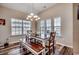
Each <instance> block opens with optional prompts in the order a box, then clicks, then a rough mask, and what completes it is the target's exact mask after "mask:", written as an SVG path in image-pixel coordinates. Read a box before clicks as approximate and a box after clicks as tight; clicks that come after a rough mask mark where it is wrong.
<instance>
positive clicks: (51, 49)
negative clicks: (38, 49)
mask: <svg viewBox="0 0 79 59" xmlns="http://www.w3.org/2000/svg"><path fill="white" fill-rule="evenodd" d="M55 36H56V32H51V33H50V37H49V40H48V45H46V48H47V49H48V55H51V54H52V53H53V54H54V53H55Z"/></svg>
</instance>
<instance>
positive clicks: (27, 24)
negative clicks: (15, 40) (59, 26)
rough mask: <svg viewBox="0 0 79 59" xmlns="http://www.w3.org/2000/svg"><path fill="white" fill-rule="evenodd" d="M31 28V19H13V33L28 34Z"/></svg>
mask: <svg viewBox="0 0 79 59" xmlns="http://www.w3.org/2000/svg"><path fill="white" fill-rule="evenodd" d="M27 30H31V21H26V20H18V19H14V18H12V19H11V35H22V34H27Z"/></svg>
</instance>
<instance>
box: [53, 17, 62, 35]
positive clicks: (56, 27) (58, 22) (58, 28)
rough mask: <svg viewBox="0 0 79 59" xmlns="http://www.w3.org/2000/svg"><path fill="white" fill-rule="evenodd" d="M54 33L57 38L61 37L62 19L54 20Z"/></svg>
mask: <svg viewBox="0 0 79 59" xmlns="http://www.w3.org/2000/svg"><path fill="white" fill-rule="evenodd" d="M54 31H55V32H56V36H61V17H56V18H54Z"/></svg>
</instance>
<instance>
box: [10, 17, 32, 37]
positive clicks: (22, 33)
mask: <svg viewBox="0 0 79 59" xmlns="http://www.w3.org/2000/svg"><path fill="white" fill-rule="evenodd" d="M12 19H15V20H21V19H16V18H11V22H10V23H11V26H10V27H11V31H10V33H11V36H22V35H26V34H23V32H24V31H23V21H29V20H21V23H22V25H21V26H22V28H21V32H22V34H18V35H17V34H14V35H12ZM30 22H31V21H30ZM15 26H16V24H15ZM30 26H31V27H30V29H32V22H31V24H30ZM15 29H16V28H15ZM15 32H16V30H15Z"/></svg>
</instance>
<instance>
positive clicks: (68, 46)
mask: <svg viewBox="0 0 79 59" xmlns="http://www.w3.org/2000/svg"><path fill="white" fill-rule="evenodd" d="M56 44H60V45H62V46H67V47H70V48H72V49H73V47H72V46H68V45H65V44H62V43H59V42H57V43H56Z"/></svg>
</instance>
